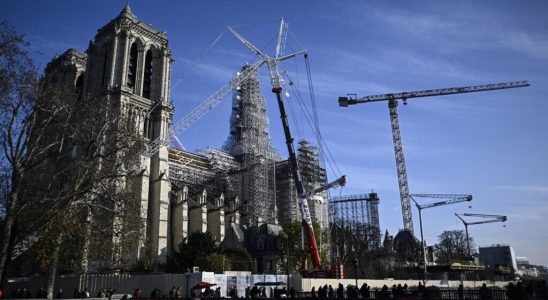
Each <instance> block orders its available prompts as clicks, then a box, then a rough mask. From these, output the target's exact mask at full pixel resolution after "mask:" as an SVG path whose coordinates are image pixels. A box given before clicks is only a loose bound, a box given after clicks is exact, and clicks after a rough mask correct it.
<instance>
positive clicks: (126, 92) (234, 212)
mask: <svg viewBox="0 0 548 300" xmlns="http://www.w3.org/2000/svg"><path fill="white" fill-rule="evenodd" d="M171 63H172V58H171V52H170V49H169V47H168V38H167V35H166V33H165V32H162V31H161V30H158V29H156V28H154V27H152V26H151V25H148V24H147V23H145V22H143V21H141V20H139V19H138V18H137V17H136V16H135V15H134V14H133V12H132V11H131V9H130V7H129V5H126V6H125V7H124V8H123V10H122V11H121V12H120V14H119V15H118V16H116V17H115V18H114V19H113V20H111V21H110V22H108V23H107V24H106V25H104V26H103V27H101V28H99V30H98V31H97V34H96V35H95V37H94V39H93V41H90V44H89V47H88V49H87V50H86V51H85V53H82V52H79V51H77V50H74V49H70V50H68V51H66V52H65V53H63V54H62V55H60V56H58V57H56V58H55V59H53V60H52V62H50V64H49V65H48V68H46V74H45V75H46V77H47V76H53V75H52V74H55V76H58V77H59V78H58V79H59V80H63V81H65V82H68V83H70V84H73V85H74V86H76V87H78V88H80V89H81V90H82V91H83V93H86V94H89V95H99V94H107V95H108V97H109V98H110V100H111V101H116V102H117V103H118V107H119V108H120V109H121V111H122V112H123V113H124V114H126V115H127V117H128V118H129V119H130V120H132V122H133V124H134V126H135V128H136V130H135V131H136V132H137V134H139V135H141V136H142V137H143V138H145V139H147V140H149V141H152V140H155V139H157V138H161V139H163V140H169V139H170V138H171V136H170V128H171V125H172V123H173V113H174V107H173V105H172V102H171V99H170V78H171V76H170V75H171ZM244 68H245V67H244ZM235 71H237V70H235ZM179 102H181V103H182V101H179ZM229 128H230V134H229V136H228V138H227V140H226V141H225V143H224V144H223V146H222V148H221V149H212V148H208V149H204V150H201V151H198V152H188V151H184V150H181V149H177V148H176V147H171V146H164V147H162V148H160V150H159V151H158V152H157V153H155V154H154V155H152V156H151V157H142V159H141V161H140V162H136V164H139V163H140V164H141V165H140V166H139V168H136V169H139V170H142V172H140V176H139V178H138V184H136V185H135V189H136V190H135V191H133V194H134V195H138V196H137V197H138V198H139V199H136V201H140V203H141V205H140V212H139V216H135V217H136V218H140V220H141V222H142V228H143V229H142V232H141V234H140V235H139V241H138V243H139V245H138V247H131V249H126V251H123V253H125V254H124V255H123V256H122V257H110V258H106V260H108V261H110V264H112V265H114V266H116V265H132V264H135V263H136V262H138V261H139V260H140V259H143V257H144V256H145V255H146V252H147V251H148V253H149V255H150V254H152V257H153V259H154V260H155V261H156V262H157V263H165V262H166V259H167V258H168V257H169V256H170V255H172V254H173V253H175V252H179V251H181V250H180V249H181V248H180V245H181V244H182V243H184V241H185V239H186V238H187V237H188V235H189V234H190V233H192V232H195V231H200V232H206V231H207V232H210V233H211V234H212V236H213V237H214V238H215V240H216V242H217V243H218V244H219V245H220V246H221V247H224V248H230V247H243V248H246V249H247V250H248V251H249V252H250V253H251V255H252V256H253V258H254V259H255V260H256V262H257V270H258V271H259V272H264V271H268V262H269V261H271V260H272V258H273V257H274V256H275V255H276V253H275V249H274V248H275V247H276V245H275V243H274V242H272V241H273V240H272V236H275V235H276V234H277V233H279V232H280V230H281V227H280V225H283V224H285V223H288V222H291V221H293V220H300V211H299V207H298V204H297V192H296V190H295V187H294V182H293V179H292V177H291V172H290V168H289V163H288V161H287V160H285V159H282V158H281V157H282V155H280V154H279V153H278V152H277V150H276V149H275V148H274V147H273V146H272V143H271V141H270V138H269V133H268V118H267V116H266V101H265V99H264V97H263V96H262V95H261V90H260V85H259V79H258V74H257V73H256V72H255V73H254V74H252V75H251V76H250V77H249V78H247V79H246V80H245V81H244V82H243V83H242V84H240V86H238V87H235V88H234V91H233V97H232V115H231V119H230V124H229ZM298 162H299V167H300V169H301V173H302V176H303V181H304V184H305V187H306V188H308V189H313V188H317V187H319V186H321V185H324V184H325V183H326V181H327V180H326V173H325V169H324V168H323V167H322V164H321V163H320V158H319V154H318V149H317V148H316V147H315V146H312V145H311V144H309V143H308V142H307V141H301V142H299V149H298ZM320 196H321V197H323V198H324V199H323V201H318V202H316V201H314V202H311V203H309V206H310V211H311V215H312V217H313V219H314V220H316V221H318V222H321V227H322V228H327V224H328V216H327V194H326V193H325V192H324V193H323V194H321V195H320ZM85 259H86V264H87V266H85V268H87V269H88V270H95V269H98V267H99V264H100V263H99V262H98V261H96V259H94V258H93V257H87V258H85ZM104 260H105V258H102V261H104Z"/></svg>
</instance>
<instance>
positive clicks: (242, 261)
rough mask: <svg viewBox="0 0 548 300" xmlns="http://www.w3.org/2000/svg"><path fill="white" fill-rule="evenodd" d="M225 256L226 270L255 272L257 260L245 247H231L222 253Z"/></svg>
mask: <svg viewBox="0 0 548 300" xmlns="http://www.w3.org/2000/svg"><path fill="white" fill-rule="evenodd" d="M221 255H222V256H224V259H223V260H224V262H225V269H224V270H226V271H250V272H255V261H254V260H253V258H252V257H251V254H249V252H247V250H245V249H241V248H231V249H227V250H225V251H223V252H222V253H221Z"/></svg>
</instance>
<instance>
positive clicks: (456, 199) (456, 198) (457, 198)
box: [409, 194, 472, 281]
mask: <svg viewBox="0 0 548 300" xmlns="http://www.w3.org/2000/svg"><path fill="white" fill-rule="evenodd" d="M409 198H411V200H413V202H415V205H416V206H417V209H418V210H419V224H420V229H421V251H422V262H423V270H424V280H425V281H426V280H427V277H428V270H427V268H426V251H425V249H424V248H425V247H424V235H423V233H422V210H423V209H426V208H432V207H438V206H443V205H449V204H455V203H460V202H464V201H472V195H455V194H411V195H409ZM415 198H431V199H446V200H441V201H436V202H432V203H427V204H419V203H418V202H417V201H416V200H415Z"/></svg>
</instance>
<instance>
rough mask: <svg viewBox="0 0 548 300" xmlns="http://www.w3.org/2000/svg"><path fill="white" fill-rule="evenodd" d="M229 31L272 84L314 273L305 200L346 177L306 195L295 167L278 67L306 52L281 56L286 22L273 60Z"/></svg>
mask: <svg viewBox="0 0 548 300" xmlns="http://www.w3.org/2000/svg"><path fill="white" fill-rule="evenodd" d="M228 30H229V31H230V32H231V33H232V34H233V35H234V36H235V37H236V38H237V39H238V40H239V41H240V42H242V44H244V46H246V47H247V48H248V49H249V50H251V51H252V52H253V53H255V54H256V55H257V56H258V57H259V59H260V63H259V65H258V67H259V66H261V65H262V64H265V63H266V65H267V67H268V70H269V76H270V83H271V84H272V92H273V93H274V94H276V99H277V102H278V108H279V110H280V118H281V119H282V126H283V130H284V136H285V143H286V145H287V151H288V153H289V165H290V169H291V173H292V176H293V180H294V181H295V186H296V189H297V194H298V198H299V208H300V210H301V215H302V218H303V220H302V226H303V229H304V232H305V234H306V237H307V240H308V245H309V247H310V254H311V258H312V265H313V268H314V269H315V270H321V267H322V263H321V259H320V253H319V251H318V246H317V243H316V236H315V234H314V229H313V227H312V218H311V217H310V210H309V208H308V201H307V198H308V197H310V196H311V195H312V194H313V193H318V192H321V191H324V190H327V189H329V188H333V187H336V186H339V185H345V184H346V177H345V176H342V177H340V178H338V179H337V180H335V181H333V182H331V183H329V184H327V185H326V186H324V187H321V188H319V189H316V190H314V191H312V192H307V191H306V190H305V188H304V185H303V182H302V177H301V174H300V171H299V166H298V164H297V156H296V155H295V147H294V146H293V137H292V136H291V130H290V129H289V122H288V120H287V114H286V112H285V105H284V102H283V100H282V96H281V94H282V86H283V79H282V75H281V73H280V70H279V68H278V65H279V63H280V62H281V61H284V60H286V59H289V58H292V57H295V56H297V55H299V54H304V56H305V58H306V57H307V53H306V51H305V50H302V51H298V52H295V53H292V54H287V55H282V50H283V47H284V44H285V38H286V32H287V23H286V22H284V20H283V19H282V20H281V22H280V30H279V32H278V39H277V43H276V53H275V55H274V57H270V56H268V55H267V54H266V53H264V52H262V51H261V50H259V48H257V47H256V46H255V45H253V44H252V43H251V42H249V41H248V40H246V39H245V38H244V37H243V36H242V35H240V34H239V33H238V32H236V31H235V30H234V29H233V28H231V27H228Z"/></svg>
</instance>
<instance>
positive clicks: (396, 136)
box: [339, 81, 529, 233]
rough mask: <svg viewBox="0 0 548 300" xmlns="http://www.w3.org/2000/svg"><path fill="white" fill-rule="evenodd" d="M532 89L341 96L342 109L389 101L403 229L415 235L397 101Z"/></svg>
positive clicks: (467, 88)
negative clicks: (358, 96)
mask: <svg viewBox="0 0 548 300" xmlns="http://www.w3.org/2000/svg"><path fill="white" fill-rule="evenodd" d="M526 86H529V83H527V81H514V82H504V83H495V84H485V85H474V86H463V87H451V88H443V89H434V90H423V91H412V92H403V93H391V94H381V95H372V96H366V97H362V98H357V97H356V96H354V97H352V96H349V97H339V106H342V107H347V106H349V105H354V104H361V103H369V102H377V101H388V109H389V112H390V122H391V125H392V140H393V143H394V152H395V156H396V168H397V172H398V185H399V190H400V200H401V208H402V215H403V226H404V229H405V230H409V231H410V232H411V233H413V218H412V215H411V203H410V201H409V184H408V181H407V170H406V166H405V158H404V156H403V145H402V139H401V134H400V123H399V121H398V110H397V107H398V100H402V101H403V104H404V105H405V104H407V99H410V98H421V97H431V96H442V95H453V94H463V93H475V92H484V91H493V90H501V89H510V88H519V87H526Z"/></svg>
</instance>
